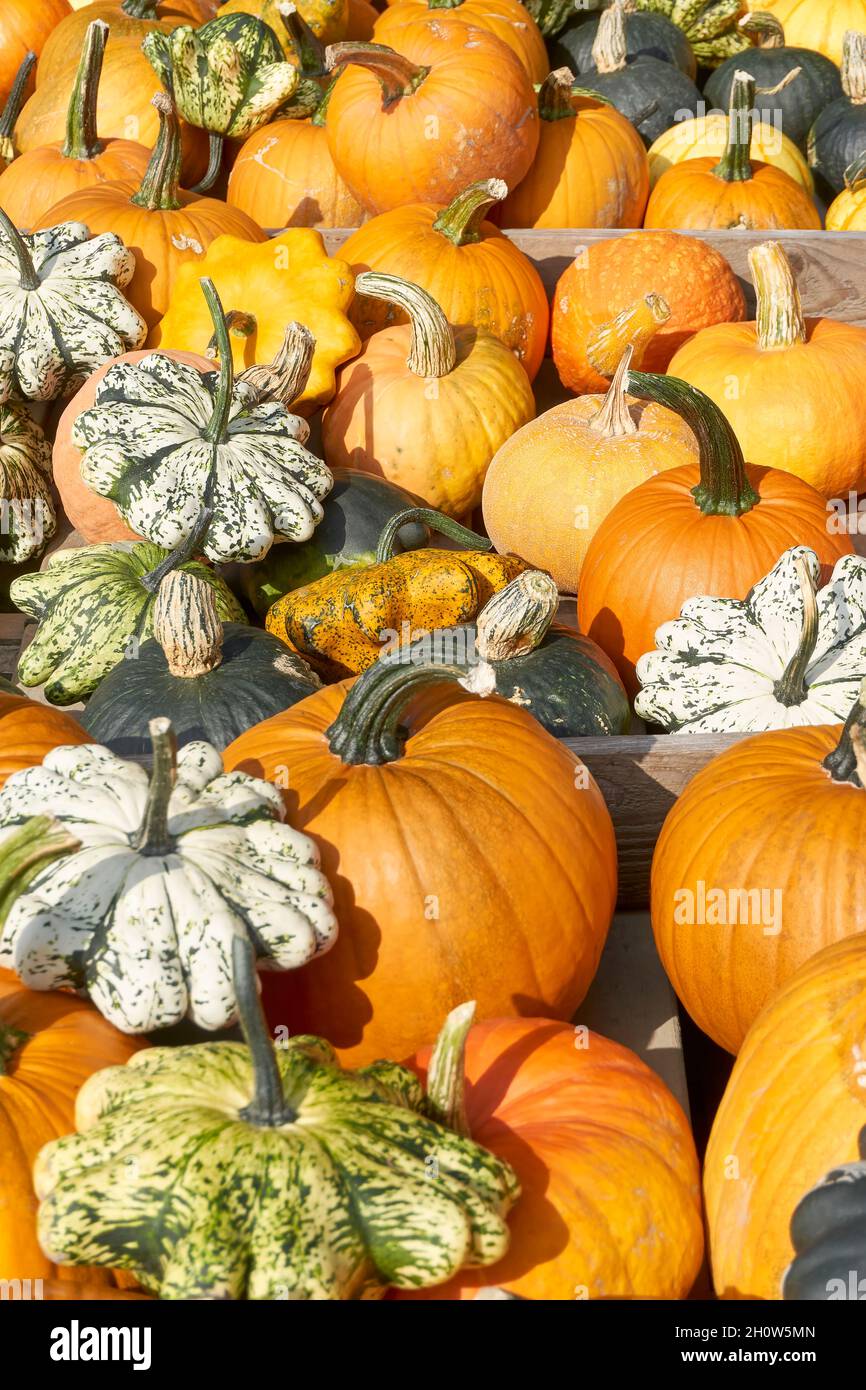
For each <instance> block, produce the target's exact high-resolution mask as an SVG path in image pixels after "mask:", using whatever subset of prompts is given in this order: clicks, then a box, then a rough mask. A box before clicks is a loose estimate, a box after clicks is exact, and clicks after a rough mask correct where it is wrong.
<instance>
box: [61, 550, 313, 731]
mask: <svg viewBox="0 0 866 1390" xmlns="http://www.w3.org/2000/svg"><path fill="white" fill-rule="evenodd" d="M153 631H154V638H153V639H151V640H150V641H148V642H144V643H142V645H141V646H140V647H138V648H137V649H136V648H135V647H134V646H133V647H132V648H131V649H130V650H129V652H128V655H127V656H125V657H124V659H123V661H121V662H120V663H119V664H118V665H117V666H115V667H114V669H113V670H111V671H109V673H108V675H107V676H106V677H105V679H104V680H103V681H102V682H101V683H100V685H99V686H97V688H96V690H95V691H94V693H93V695H92V696H91V698H90V700H89V701H88V704H87V708H86V709H85V711H84V714H83V715H82V716H81V723H82V724H83V725H84V727H85V728H86V729H87V731H88V733H90V734H92V736H93V737H94V738H95V739H96V740H97V742H99V743H103V744H105V745H106V746H107V747H108V748H111V749H112V751H113V752H115V753H118V754H120V755H122V756H125V757H129V756H134V755H136V754H142V753H146V752H147V751H148V750H149V748H150V737H149V732H148V730H149V724H150V721H151V719H152V718H153V717H154V714H157V715H159V716H165V717H167V718H169V719H170V720H171V722H172V725H173V727H174V730H175V734H176V737H177V743H178V747H183V745H184V744H186V743H191V742H193V741H194V740H195V739H204V740H206V741H207V742H208V743H212V744H214V745H215V747H217V748H225V747H226V745H227V744H229V743H231V742H232V740H233V739H235V738H237V737H238V736H239V735H240V734H242V733H244V732H245V731H246V730H247V729H249V728H251V727H252V725H253V724H258V723H260V722H261V721H262V720H263V719H269V718H270V717H271V715H273V714H280V713H281V712H282V711H283V710H285V709H288V708H289V706H290V705H294V704H297V702H298V701H299V700H303V699H305V698H306V696H307V695H311V694H312V693H313V691H314V690H317V689H318V688H319V686H320V685H321V681H320V680H319V678H318V676H316V675H314V673H313V672H312V671H311V670H310V668H309V666H308V665H307V663H306V662H305V661H304V660H303V659H302V658H301V657H299V656H298V655H297V654H296V653H295V652H293V651H291V649H290V648H289V647H287V646H286V644H285V642H282V641H280V639H279V638H278V637H275V636H274V635H273V634H272V633H270V632H263V631H262V630H261V629H260V628H256V627H249V626H247V625H246V624H244V623H222V622H221V621H220V619H219V615H218V613H217V608H216V600H215V595H214V592H213V589H212V588H211V586H210V585H208V584H205V583H204V581H203V580H201V579H199V578H197V577H196V576H195V575H194V574H190V573H189V572H187V571H185V570H174V571H172V572H171V573H169V574H167V575H166V577H165V578H164V579H163V581H162V584H161V585H160V588H159V593H158V594H157V597H156V603H155V604H154V609H153Z"/></svg>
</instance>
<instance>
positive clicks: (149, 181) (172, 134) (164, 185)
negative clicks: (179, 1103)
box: [36, 92, 267, 328]
mask: <svg viewBox="0 0 866 1390" xmlns="http://www.w3.org/2000/svg"><path fill="white" fill-rule="evenodd" d="M153 102H154V105H155V106H156V107H157V110H158V111H159V118H160V133H159V137H158V139H157V142H156V145H155V146H154V149H153V153H152V155H151V158H150V163H149V164H148V167H147V170H146V172H145V175H144V178H143V179H142V180H141V183H140V184H138V183H136V182H135V180H132V179H122V180H115V181H113V182H111V183H102V184H98V185H97V186H95V187H92V188H84V189H81V190H80V192H78V193H72V194H70V195H69V196H68V197H66V198H62V199H61V200H60V202H59V203H56V204H55V205H54V206H53V207H52V208H50V209H49V211H48V212H46V213H45V214H44V215H43V216H42V217H41V218H39V219H38V221H37V223H36V226H37V228H39V227H53V226H54V225H55V224H56V223H57V222H84V223H86V225H87V226H88V227H89V228H90V230H91V232H92V233H93V234H94V236H95V235H98V233H100V232H115V233H116V234H117V236H119V237H120V239H121V241H122V242H123V243H124V244H125V245H126V246H128V247H129V248H130V249H131V250H132V251H134V253H135V260H136V269H135V274H134V275H133V277H132V280H131V281H130V283H129V284H128V285H127V287H126V290H125V294H126V297H127V299H128V300H129V301H130V303H132V304H134V305H135V307H136V309H138V311H139V313H140V314H141V315H142V317H143V318H144V319H145V321H146V322H147V325H148V328H153V327H154V325H155V324H156V323H158V322H159V320H160V319H161V318H162V316H163V314H164V313H165V311H166V309H167V308H168V303H169V300H170V298H171V291H172V286H173V285H174V280H175V276H176V275H177V272H178V270H179V269H180V267H181V266H182V265H183V264H184V263H185V262H186V261H194V260H198V259H202V258H203V257H204V254H205V252H206V251H207V248H208V247H209V246H210V244H211V242H212V241H215V240H216V238H217V237H219V236H223V235H226V234H228V235H230V236H236V237H242V238H243V239H244V240H245V241H254V242H262V241H267V237H266V235H265V233H264V232H263V231H262V229H261V228H260V227H258V226H257V225H256V223H255V222H253V220H252V218H251V217H247V215H246V213H243V212H240V211H239V210H238V209H237V208H230V207H228V206H227V205H226V204H225V203H223V202H220V201H219V200H218V199H216V198H200V197H199V196H198V194H196V193H187V192H184V191H183V190H182V189H180V188H179V187H178V182H179V171H180V128H179V122H178V118H177V112H176V111H175V107H174V102H173V101H172V99H171V97H169V96H167V95H166V94H165V92H159V93H158V94H157V95H156V96H155V97H154V98H153Z"/></svg>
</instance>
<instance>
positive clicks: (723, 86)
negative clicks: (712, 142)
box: [704, 14, 844, 150]
mask: <svg viewBox="0 0 866 1390" xmlns="http://www.w3.org/2000/svg"><path fill="white" fill-rule="evenodd" d="M740 28H741V29H742V30H743V31H744V32H745V33H748V34H757V35H758V36H759V38H760V40H761V43H760V47H758V48H747V49H746V50H745V52H744V53H738V54H737V55H736V57H734V58H729V59H728V60H727V62H725V63H722V66H721V67H720V68H717V69H716V71H715V72H714V73H713V74H712V76H711V77H710V79H709V81H708V82H707V84H706V86H705V87H704V96H705V97H706V98H707V101H710V102H712V104H713V106H718V107H719V108H720V109H721V110H723V111H727V110H728V109H729V108H730V105H731V92H732V90H733V86H734V74H735V73H737V72H747V73H749V74H750V75H751V76H752V77H754V79H755V83H756V86H757V87H758V89H759V94H758V98H757V103H756V104H757V106H758V107H759V109H760V111H761V120H763V121H765V122H767V123H769V124H773V125H775V128H776V129H777V130H781V131H783V132H784V134H785V135H787V136H788V137H789V138H790V139H791V140H793V141H794V143H795V144H797V145H799V146H800V148H801V149H803V150H805V148H806V140H807V137H808V135H809V131H810V130H811V129H812V126H813V125H814V123H815V121H816V120H817V118H818V116H820V114H821V112H822V111H823V110H824V109H825V108H826V107H827V106H829V105H830V103H831V102H833V101H837V100H838V99H839V98H840V97H842V96H843V95H844V94H843V91H842V75H841V73H840V72H839V69H838V68H837V66H836V64H835V63H834V62H833V61H832V59H830V58H827V57H825V56H824V54H823V53H816V52H814V51H813V50H812V49H811V48H789V47H788V45H787V44H786V43H785V31H784V29H783V28H782V25H781V24H780V23H779V21H778V20H777V19H774V18H773V16H772V15H770V14H755V15H749V16H748V17H747V18H746V19H745V20H744V21H743V22H742V23H741V25H740ZM797 68H799V69H800V71H799V73H798V74H797V76H796V77H794V78H791V80H790V81H786V80H785V79H786V78H788V77H789V76H790V74H791V73H792V72H794V71H795V70H796V69H797ZM783 84H784V85H783ZM764 113H766V114H764Z"/></svg>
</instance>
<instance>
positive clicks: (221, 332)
mask: <svg viewBox="0 0 866 1390" xmlns="http://www.w3.org/2000/svg"><path fill="white" fill-rule="evenodd" d="M199 284H200V285H201V290H202V294H203V295H204V297H205V299H206V300H207V307H208V309H209V310H210V316H211V320H212V322H213V328H214V338H215V340H216V348H217V352H218V354H219V362H220V378H219V385H218V387H217V393H216V399H215V400H214V407H213V414H212V415H211V418H210V423H209V425H208V427H207V429H206V430H205V433H204V438H205V439H206V440H208V442H209V443H211V444H224V443H225V439H226V433H227V431H228V423H229V415H230V413H231V408H232V396H233V394H234V387H235V364H234V359H233V357H232V345H231V341H230V339H229V330H228V324H227V323H226V316H225V313H224V312H223V306H222V303H221V301H220V297H219V294H218V293H217V287H216V285H215V284H214V282H213V280H210V279H208V278H207V277H206V276H204V277H202V279H201V280H199Z"/></svg>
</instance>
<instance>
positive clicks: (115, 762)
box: [0, 718, 337, 1033]
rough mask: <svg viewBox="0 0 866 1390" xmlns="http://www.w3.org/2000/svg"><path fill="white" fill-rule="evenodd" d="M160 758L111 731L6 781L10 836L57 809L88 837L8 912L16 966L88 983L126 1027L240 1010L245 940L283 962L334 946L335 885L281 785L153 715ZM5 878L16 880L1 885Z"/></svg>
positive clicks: (1, 946)
mask: <svg viewBox="0 0 866 1390" xmlns="http://www.w3.org/2000/svg"><path fill="white" fill-rule="evenodd" d="M150 734H151V739H152V747H153V770H152V772H151V774H150V776H148V774H147V773H146V772H145V770H144V768H143V767H141V766H139V765H138V764H137V763H128V762H123V761H122V759H120V758H118V757H117V756H116V755H115V754H114V753H111V752H110V751H109V750H108V749H107V748H103V747H101V746H100V745H99V744H84V745H82V746H78V747H72V746H69V745H67V746H62V747H59V748H55V749H52V751H51V752H50V753H48V754H47V755H46V757H45V758H44V759H43V761H42V763H41V765H38V766H35V767H28V768H26V769H24V770H23V771H21V772H16V773H13V774H12V776H11V777H9V778H8V779H7V782H6V785H5V786H4V788H3V791H2V792H0V827H2V828H3V829H2V831H0V845H2V842H3V840H4V839H7V838H8V837H9V836H10V835H11V834H13V833H14V831H15V827H17V826H20V825H21V824H22V823H23V822H24V821H26V820H28V819H29V818H30V817H31V816H39V815H46V816H53V817H55V818H56V819H57V820H58V821H60V822H61V823H62V824H63V826H64V828H65V829H66V830H68V831H69V832H70V834H71V835H72V836H73V837H74V838H75V840H77V841H79V842H80V847H79V848H77V849H75V850H73V851H71V853H69V854H68V855H66V856H65V857H64V858H62V859H60V860H55V861H54V862H52V863H51V864H49V865H48V866H47V868H45V869H44V870H43V872H41V873H40V874H38V875H37V876H36V877H35V878H34V879H33V881H32V882H31V883H30V885H29V886H28V888H27V891H26V892H25V893H23V894H22V895H21V896H20V897H19V898H18V899H17V901H16V902H15V903H14V905H13V906H12V908H11V911H10V912H9V914H8V916H7V917H6V919H5V921H4V922H3V923H2V925H0V965H3V966H6V967H7V968H8V969H11V970H14V971H15V973H16V974H17V975H18V977H19V978H20V979H21V981H22V983H23V984H25V985H27V987H28V988H29V989H37V990H44V989H74V990H76V991H77V992H78V993H79V994H82V995H87V996H89V998H90V999H91V1000H92V1002H93V1003H94V1004H95V1005H96V1007H97V1008H98V1009H99V1011H100V1013H102V1014H103V1015H104V1016H105V1017H106V1018H107V1019H108V1021H109V1022H110V1023H113V1024H114V1026H115V1027H116V1028H119V1029H120V1031H121V1032H122V1033H150V1032H153V1031H154V1030H155V1029H158V1028H170V1027H172V1026H173V1025H175V1024H177V1023H180V1022H181V1020H182V1019H184V1018H189V1019H190V1020H191V1021H192V1022H193V1023H195V1024H197V1025H198V1026H199V1027H201V1028H206V1029H209V1030H213V1029H217V1028H225V1027H226V1026H227V1025H228V1024H229V1023H231V1022H232V1021H233V1020H234V1018H235V1015H236V1009H237V1001H236V999H235V993H234V988H233V985H232V965H231V962H232V942H233V941H234V940H235V938H236V937H243V938H245V939H246V938H247V937H249V938H250V939H251V940H252V941H253V942H254V943H255V949H256V953H257V954H258V955H259V956H261V957H263V958H264V959H266V960H267V962H268V964H269V966H270V968H271V969H276V970H291V969H295V968H296V967H297V966H300V965H305V964H306V963H307V962H308V961H310V960H312V959H313V957H314V956H316V955H318V954H319V953H320V952H323V951H325V950H327V949H328V947H329V946H331V945H333V943H334V941H335V939H336V934H337V922H336V918H335V917H334V914H333V911H332V903H333V897H332V894H331V889H330V885H329V884H328V881H327V879H326V878H325V876H324V874H322V873H321V872H320V870H319V867H318V864H319V855H318V850H317V849H316V846H315V845H314V844H313V842H312V840H310V839H309V838H308V836H306V835H304V834H301V833H300V832H299V831H296V830H293V829H292V828H291V827H290V826H288V825H285V824H284V823H283V818H284V815H285V811H284V809H283V802H282V798H281V796H280V793H279V792H278V791H277V789H276V787H274V786H272V785H271V784H270V783H269V782H263V781H261V780H260V779H259V778H256V777H250V776H248V775H247V774H245V773H238V772H231V773H224V772H223V763H222V758H221V757H220V755H219V753H218V752H217V750H216V749H215V748H213V747H212V746H211V745H210V744H209V743H188V744H187V745H186V747H185V748H182V749H181V751H180V754H178V753H177V752H176V747H175V741H174V735H173V732H172V728H171V723H170V721H169V720H168V719H162V718H159V719H153V720H151V723H150ZM0 888H2V884H0Z"/></svg>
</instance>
